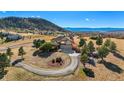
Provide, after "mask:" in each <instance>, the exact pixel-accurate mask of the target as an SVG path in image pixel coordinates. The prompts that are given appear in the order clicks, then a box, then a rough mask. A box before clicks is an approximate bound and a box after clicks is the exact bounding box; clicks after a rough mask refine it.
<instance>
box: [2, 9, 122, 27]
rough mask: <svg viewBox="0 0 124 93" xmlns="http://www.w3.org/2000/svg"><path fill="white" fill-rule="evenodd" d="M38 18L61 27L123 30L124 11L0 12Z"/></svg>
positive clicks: (3, 15) (5, 14) (7, 14)
mask: <svg viewBox="0 0 124 93" xmlns="http://www.w3.org/2000/svg"><path fill="white" fill-rule="evenodd" d="M7 16H18V17H38V18H44V19H47V20H49V21H51V22H53V23H55V24H57V25H59V26H62V27H92V28H95V27H97V28H99V27H114V28H124V11H1V12H0V17H7Z"/></svg>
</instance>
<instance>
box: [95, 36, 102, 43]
mask: <svg viewBox="0 0 124 93" xmlns="http://www.w3.org/2000/svg"><path fill="white" fill-rule="evenodd" d="M102 43H103V38H102V36H101V35H99V36H98V37H97V39H96V44H97V45H102Z"/></svg>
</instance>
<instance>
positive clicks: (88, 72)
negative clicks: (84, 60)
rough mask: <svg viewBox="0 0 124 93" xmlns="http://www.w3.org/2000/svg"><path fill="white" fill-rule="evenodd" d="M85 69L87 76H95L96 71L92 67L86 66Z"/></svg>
mask: <svg viewBox="0 0 124 93" xmlns="http://www.w3.org/2000/svg"><path fill="white" fill-rule="evenodd" d="M83 71H84V73H85V75H86V76H88V77H92V78H94V77H95V74H94V72H93V71H92V69H89V68H84V69H83Z"/></svg>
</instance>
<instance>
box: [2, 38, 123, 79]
mask: <svg viewBox="0 0 124 93" xmlns="http://www.w3.org/2000/svg"><path fill="white" fill-rule="evenodd" d="M48 37H49V36H48ZM48 37H47V36H44V38H47V39H48ZM51 38H53V37H51ZM47 39H45V40H47ZM84 39H86V42H88V41H90V39H89V37H84ZM105 39H106V38H105ZM105 39H104V41H105ZM32 40H33V39H32ZM49 40H50V38H49ZM49 40H48V41H49ZM74 40H75V42H76V43H77V44H78V42H79V38H77V37H74ZM111 40H112V41H114V42H115V43H116V44H117V50H118V54H119V56H117V55H113V54H112V53H110V54H109V55H108V56H107V58H105V60H106V62H107V63H106V64H100V63H98V61H99V59H95V66H93V65H91V64H88V63H87V64H86V67H88V68H90V69H92V71H93V72H94V74H95V77H94V78H91V77H87V76H86V75H85V74H84V72H83V71H82V67H83V66H82V64H81V63H80V65H79V67H78V68H77V70H76V71H75V72H74V74H71V75H67V76H61V77H48V76H47V77H46V76H39V75H36V74H34V73H31V72H28V71H26V70H25V69H22V68H17V67H8V68H6V69H7V70H8V73H7V74H6V75H5V76H4V78H3V79H2V80H24V81H25V80H34V81H35V80H58V81H59V80H65V81H66V80H74V81H75V80H88V81H89V80H93V81H94V80H97V81H99V80H100V81H101V80H102V81H104V80H106V81H108V80H124V72H123V69H124V57H123V56H124V39H115V38H111ZM27 41H28V42H29V40H27ZM27 41H26V40H24V41H19V42H17V43H20V42H21V43H24V42H27ZM92 41H93V42H94V44H95V40H92ZM10 43H12V42H10ZM12 44H13V43H12ZM14 44H15V43H14ZM6 46H7V45H6ZM95 46H96V45H95ZM96 47H97V46H96ZM17 50H18V48H15V49H12V51H13V52H14V55H13V57H12V61H14V60H15V59H19V58H20V57H19V56H18V55H17V54H18V51H17ZM24 50H25V51H26V55H25V56H24V57H25V63H27V64H29V65H34V66H39V68H40V67H42V66H43V67H44V68H49V67H47V66H46V64H45V63H44V61H49V59H46V58H42V57H38V56H36V57H33V56H32V54H33V52H34V51H36V49H35V48H32V47H30V46H27V47H24ZM55 55H57V54H53V55H51V56H55ZM59 55H60V56H64V58H65V60H66V61H67V60H68V57H67V56H65V55H63V54H59ZM66 65H68V64H66ZM50 69H51V68H50ZM53 69H58V68H53ZM121 71H122V73H121Z"/></svg>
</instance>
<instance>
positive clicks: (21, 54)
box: [18, 47, 26, 59]
mask: <svg viewBox="0 0 124 93" xmlns="http://www.w3.org/2000/svg"><path fill="white" fill-rule="evenodd" d="M25 54H26V52H25V51H24V49H23V47H20V48H19V50H18V55H19V56H21V58H22V59H24V58H23V55H25Z"/></svg>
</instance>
